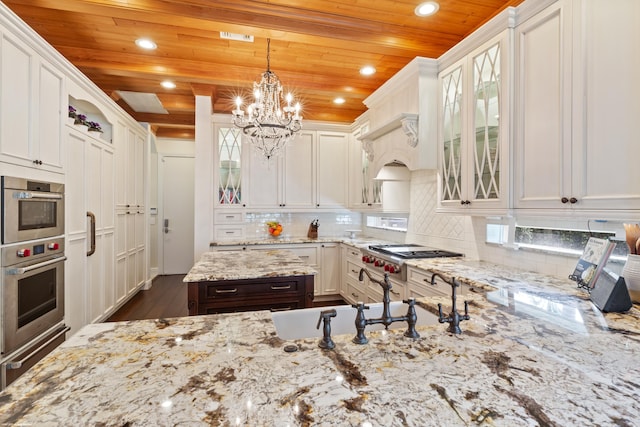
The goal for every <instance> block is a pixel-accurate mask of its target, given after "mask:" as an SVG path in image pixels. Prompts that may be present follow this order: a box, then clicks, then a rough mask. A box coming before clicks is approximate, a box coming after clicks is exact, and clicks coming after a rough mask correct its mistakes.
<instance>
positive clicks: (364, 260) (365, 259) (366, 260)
mask: <svg viewBox="0 0 640 427" xmlns="http://www.w3.org/2000/svg"><path fill="white" fill-rule="evenodd" d="M362 262H364V263H365V264H366V263H368V262H369V257H368V256H366V255H362Z"/></svg>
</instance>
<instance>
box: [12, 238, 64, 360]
mask: <svg viewBox="0 0 640 427" xmlns="http://www.w3.org/2000/svg"><path fill="white" fill-rule="evenodd" d="M1 254H2V280H3V284H2V289H1V294H2V305H1V310H2V312H1V313H2V342H1V343H0V351H1V353H2V355H3V356H5V355H8V354H9V353H11V352H12V351H14V350H16V349H18V348H19V347H20V346H22V345H25V344H27V343H29V342H30V341H32V340H34V339H36V338H38V337H39V336H40V335H42V334H44V333H45V332H47V331H49V330H51V329H52V328H56V326H58V325H62V323H63V321H64V261H65V260H66V257H65V256H64V238H54V239H43V240H38V241H32V242H23V243H17V244H13V245H10V246H5V247H3V248H2V250H1Z"/></svg>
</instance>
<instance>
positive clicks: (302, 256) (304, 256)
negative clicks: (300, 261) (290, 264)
mask: <svg viewBox="0 0 640 427" xmlns="http://www.w3.org/2000/svg"><path fill="white" fill-rule="evenodd" d="M299 258H307V259H309V255H300V256H299Z"/></svg>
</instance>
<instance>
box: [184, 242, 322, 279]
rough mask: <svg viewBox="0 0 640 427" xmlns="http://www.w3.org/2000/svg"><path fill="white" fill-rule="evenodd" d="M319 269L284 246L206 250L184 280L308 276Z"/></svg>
mask: <svg viewBox="0 0 640 427" xmlns="http://www.w3.org/2000/svg"><path fill="white" fill-rule="evenodd" d="M317 273H318V272H317V271H316V270H314V269H313V268H312V267H310V266H309V265H308V264H307V263H306V262H305V261H303V260H302V259H300V258H299V257H298V256H296V254H294V253H293V252H291V251H288V250H286V249H271V250H266V251H249V252H247V251H213V252H205V253H204V254H202V257H201V258H200V260H199V261H198V262H196V263H195V265H194V266H193V267H192V268H191V270H190V271H189V273H187V275H186V276H185V277H184V279H183V281H184V282H214V281H219V280H240V279H260V278H266V277H285V276H307V275H316V274H317Z"/></svg>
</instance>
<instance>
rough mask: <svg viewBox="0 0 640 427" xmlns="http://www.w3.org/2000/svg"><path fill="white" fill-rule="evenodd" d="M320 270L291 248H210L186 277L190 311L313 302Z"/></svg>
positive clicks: (293, 306) (287, 307)
mask: <svg viewBox="0 0 640 427" xmlns="http://www.w3.org/2000/svg"><path fill="white" fill-rule="evenodd" d="M316 273H317V272H316V271H315V270H314V269H313V268H312V267H310V266H309V265H307V264H306V263H305V262H304V261H302V260H301V259H300V258H298V257H297V256H296V255H295V254H294V253H293V252H291V251H288V250H279V249H273V250H267V251H215V252H206V253H204V254H203V255H202V257H201V258H200V260H199V261H198V262H197V263H196V264H195V265H194V266H193V267H192V268H191V270H190V271H189V273H188V274H187V275H186V276H185V277H184V279H183V281H184V282H185V283H188V287H189V289H188V306H189V315H190V316H193V315H197V314H217V313H227V312H237V311H250V310H290V309H296V308H305V307H311V306H312V304H313V286H314V275H315V274H316Z"/></svg>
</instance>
